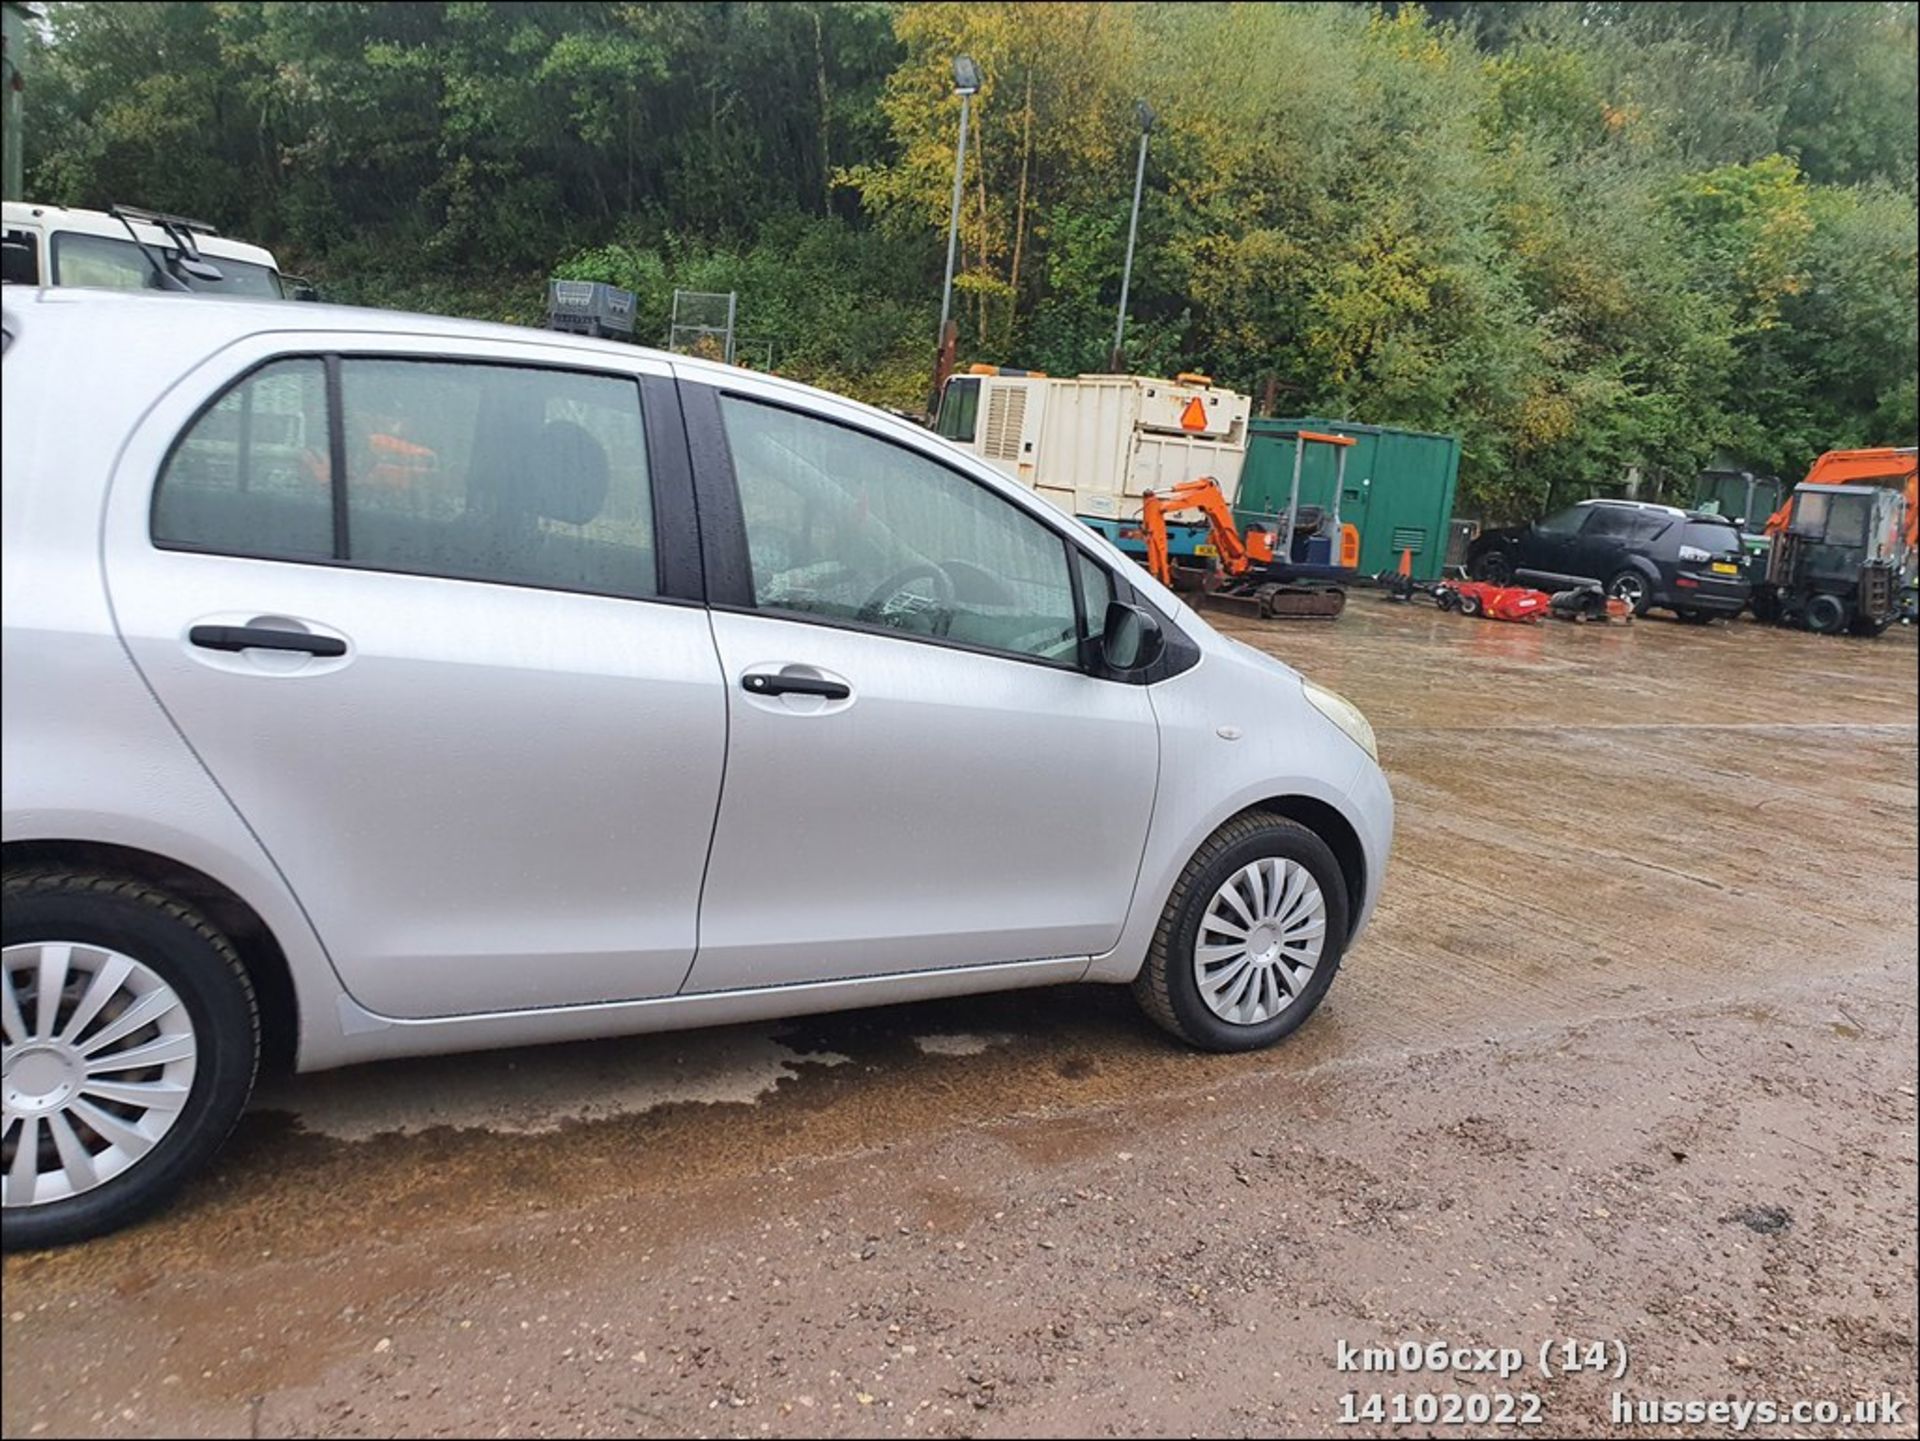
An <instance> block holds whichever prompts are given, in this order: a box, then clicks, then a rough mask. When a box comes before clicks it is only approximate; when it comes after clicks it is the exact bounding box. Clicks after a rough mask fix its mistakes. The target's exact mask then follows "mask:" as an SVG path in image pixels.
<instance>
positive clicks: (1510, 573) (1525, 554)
mask: <svg viewBox="0 0 1920 1441" xmlns="http://www.w3.org/2000/svg"><path fill="white" fill-rule="evenodd" d="M1741 560H1742V551H1741V544H1740V532H1739V531H1738V530H1737V529H1735V528H1734V526H1733V524H1732V522H1730V521H1729V520H1727V519H1726V518H1725V517H1724V516H1718V515H1705V514H1701V513H1698V512H1689V511H1684V510H1677V509H1675V508H1674V507H1673V506H1670V505H1649V504H1646V503H1645V502H1643V501H1637V500H1583V501H1581V502H1580V503H1579V504H1578V505H1570V506H1568V507H1567V508H1566V509H1565V510H1561V511H1555V512H1554V513H1553V514H1552V515H1550V516H1548V517H1546V519H1544V520H1536V521H1534V522H1533V524H1531V525H1521V526H1511V527H1509V528H1507V529H1505V530H1490V531H1486V532H1484V533H1483V534H1482V535H1480V537H1479V538H1478V539H1476V540H1475V541H1474V542H1473V544H1472V545H1471V546H1470V547H1469V548H1468V550H1467V570H1468V572H1469V573H1470V574H1471V575H1472V576H1473V577H1474V578H1475V579H1476V580H1489V581H1494V582H1496V583H1501V584H1506V583H1510V582H1518V583H1520V584H1522V585H1536V586H1540V587H1542V588H1543V589H1547V590H1554V589H1558V588H1560V587H1562V586H1564V585H1565V584H1567V583H1568V582H1570V581H1576V580H1597V581H1599V582H1600V583H1601V584H1602V585H1604V586H1605V587H1606V588H1607V594H1608V595H1611V596H1617V597H1619V598H1620V599H1621V600H1624V601H1625V602H1627V604H1628V605H1630V606H1632V607H1633V613H1634V614H1635V615H1645V614H1646V613H1647V611H1648V610H1649V609H1650V608H1651V607H1653V606H1656V605H1658V606H1664V607H1666V608H1667V609H1668V610H1671V611H1672V612H1674V614H1676V615H1678V616H1679V617H1680V619H1682V620H1686V621H1693V622H1695V623H1697V624H1704V623H1705V622H1707V621H1710V620H1712V619H1713V618H1714V617H1715V616H1717V615H1724V616H1735V615H1738V614H1740V612H1741V610H1743V609H1744V608H1745V607H1746V604H1747V601H1748V599H1749V598H1750V597H1751V595H1752V592H1753V587H1752V586H1751V585H1750V584H1749V583H1748V582H1747V579H1746V576H1745V574H1744V570H1743V567H1742V565H1741Z"/></svg>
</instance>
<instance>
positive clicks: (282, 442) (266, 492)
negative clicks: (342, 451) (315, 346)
mask: <svg viewBox="0 0 1920 1441" xmlns="http://www.w3.org/2000/svg"><path fill="white" fill-rule="evenodd" d="M332 477H333V470H332V463H331V461H330V460H329V449H328V445H327V377H326V366H325V363H324V362H323V361H321V360H320V359H319V358H318V357H317V356H303V357H301V358H298V359H288V360H276V361H274V362H272V363H271V364H269V365H263V366H261V367H260V368H259V369H258V370H255V371H253V372H251V373H250V374H249V375H247V376H246V378H245V379H243V380H241V381H240V383H239V384H238V385H235V386H234V387H232V388H231V389H230V390H228V391H227V393H226V394H225V395H223V396H221V397H220V399H219V400H218V401H216V402H215V403H214V404H213V405H211V406H209V407H208V408H207V409H206V410H204V411H202V412H201V413H200V416H199V418H198V419H197V420H195V421H194V422H193V424H192V425H191V426H190V427H188V429H187V431H186V432H185V434H183V435H182V436H181V437H180V439H179V440H177V441H175V442H174V446H173V450H172V452H171V453H170V454H169V455H168V457H167V463H166V468H165V469H164V470H163V471H162V472H161V476H160V485H159V489H158V490H157V491H156V492H155V494H154V503H153V522H152V524H153V538H154V540H155V541H156V542H157V543H158V544H161V545H172V546H185V547H190V548H192V549H195V550H214V551H222V552H225V553H227V554H231V555H253V556H265V557H268V558H270V559H279V560H328V559H331V558H332V556H333V553H334V534H333V498H332Z"/></svg>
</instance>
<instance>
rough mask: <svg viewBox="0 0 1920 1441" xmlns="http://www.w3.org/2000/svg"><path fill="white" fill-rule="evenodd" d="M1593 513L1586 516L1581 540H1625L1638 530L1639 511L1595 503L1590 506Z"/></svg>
mask: <svg viewBox="0 0 1920 1441" xmlns="http://www.w3.org/2000/svg"><path fill="white" fill-rule="evenodd" d="M1591 509H1592V511H1593V514H1592V515H1590V516H1589V517H1588V518H1587V528H1586V529H1585V530H1583V531H1581V532H1580V538H1581V539H1582V540H1610V541H1621V542H1625V541H1626V540H1628V539H1630V538H1631V537H1632V536H1633V535H1634V533H1635V532H1636V531H1637V530H1638V528H1639V524H1640V513H1639V512H1638V511H1634V510H1628V509H1626V508H1625V507H1623V506H1617V505H1596V506H1593V507H1591Z"/></svg>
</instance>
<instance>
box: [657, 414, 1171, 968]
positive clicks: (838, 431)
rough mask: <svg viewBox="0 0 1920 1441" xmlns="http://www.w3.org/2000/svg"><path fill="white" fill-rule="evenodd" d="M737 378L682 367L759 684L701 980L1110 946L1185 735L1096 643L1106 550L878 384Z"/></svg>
mask: <svg viewBox="0 0 1920 1441" xmlns="http://www.w3.org/2000/svg"><path fill="white" fill-rule="evenodd" d="M729 392H730V393H725V394H722V393H721V392H719V391H716V390H713V389H710V388H708V387H707V386H705V385H702V384H695V383H693V382H692V381H690V380H683V382H682V394H683V396H684V397H685V399H686V405H687V416H688V426H689V431H690V434H691V436H692V437H693V440H694V454H695V456H696V464H697V465H698V466H699V467H700V477H699V479H700V495H701V504H700V511H701V525H702V530H703V539H704V540H705V542H706V544H707V545H708V547H709V549H708V553H707V566H708V575H709V580H710V599H711V600H712V602H713V606H712V615H713V631H714V639H715V641H716V642H717V645H718V648H719V652H720V659H721V665H722V668H723V670H724V672H725V675H726V682H727V686H728V697H729V701H730V703H731V707H732V720H731V725H730V728H729V733H728V751H727V777H726V788H725V794H724V796H723V798H722V801H721V806H720V817H719V821H718V823H717V825H716V826H715V829H714V837H713V854H712V859H711V861H710V864H709V867H708V874H707V883H706V889H705V893H704V899H703V902H702V906H701V913H700V955H699V959H698V960H697V961H696V963H695V965H694V968H693V974H692V976H691V977H690V978H689V981H688V990H689V991H724V990H734V989H740V988H747V987H757V986H769V985H781V984H790V983H795V982H805V981H822V980H837V979H852V978H857V977H866V976H876V975H886V974H893V973H902V972H914V971H926V970H934V969H941V968H946V967H959V966H972V965H982V964H991V963H997V962H1018V961H1029V960H1041V959H1053V958H1063V957H1067V958H1071V957H1081V956H1091V955H1096V954H1099V953H1101V952H1103V951H1105V950H1107V949H1110V948H1111V947H1112V946H1113V945H1114V944H1115V943H1116V942H1117V941H1118V939H1119V936H1120V932H1121V929H1122V926H1123V925H1124V923H1125V921H1126V916H1127V910H1128V906H1129V904H1130V901H1131V898H1132V894H1133V885H1134V879H1135V876H1136V873H1137V872H1138V869H1139V864H1140V857H1141V853H1142V850H1143V848H1144V845H1145V841H1146V832H1147V822H1148V818H1149V814H1150V812H1151V810H1152V806H1153V796H1154V786H1155V782H1156V778H1157V774H1158V767H1159V742H1158V732H1157V727H1156V724H1155V721H1154V716H1153V708H1152V704H1151V702H1150V700H1149V698H1148V694H1147V690H1146V688H1145V687H1144V686H1141V685H1137V684H1128V683H1126V682H1123V681H1119V680H1113V679H1106V678H1103V677H1101V676H1098V675H1096V674H1094V673H1092V670H1091V669H1090V667H1089V665H1087V664H1086V663H1084V662H1085V661H1086V658H1087V655H1088V652H1089V650H1090V645H1089V637H1088V636H1087V634H1086V630H1087V627H1086V626H1085V625H1084V623H1083V621H1082V620H1081V618H1080V617H1081V614H1082V612H1085V611H1087V610H1089V609H1091V610H1092V611H1094V612H1095V613H1097V614H1104V601H1105V596H1106V594H1107V593H1108V590H1107V588H1108V587H1109V586H1110V584H1111V579H1110V576H1109V575H1108V573H1107V572H1106V571H1105V569H1104V567H1103V566H1102V565H1101V564H1100V563H1098V562H1097V561H1095V560H1094V559H1093V558H1092V557H1091V555H1090V554H1089V553H1087V552H1085V551H1083V550H1082V549H1081V548H1080V547H1079V546H1077V545H1075V544H1073V543H1072V542H1071V541H1070V540H1069V538H1068V535H1067V533H1066V532H1065V531H1063V530H1062V529H1057V528H1055V526H1053V525H1052V524H1050V523H1048V522H1047V521H1045V520H1043V519H1041V518H1040V517H1039V515H1038V514H1036V513H1035V511H1033V510H1031V509H1029V508H1028V507H1026V506H1024V505H1021V504H1019V503H1018V502H1016V501H1015V500H1013V499H1011V498H1009V497H1007V496H1006V495H1003V494H1002V493H1000V492H999V491H997V490H995V489H994V488H992V487H990V486H988V485H986V484H984V483H982V482H981V481H979V480H977V479H975V478H973V477H971V476H969V475H967V474H964V473H963V472H962V471H961V470H959V469H956V468H953V467H951V466H950V465H949V464H947V463H945V462H944V461H943V460H942V459H939V458H936V457H937V451H935V450H932V449H923V448H918V447H915V446H912V445H910V444H906V443H902V442H901V441H899V440H896V439H893V438H885V437H883V436H882V435H880V434H876V433H874V432H872V431H869V430H867V429H864V428H862V424H861V422H862V414H861V412H859V411H858V410H856V409H854V408H853V407H845V408H844V409H842V408H839V407H835V406H834V405H833V403H832V402H820V403H819V404H818V406H817V407H816V408H813V409H809V410H796V409H793V408H790V407H791V401H790V399H788V398H787V397H786V395H785V393H784V392H781V391H779V390H774V389H771V388H769V389H756V388H755V385H754V383H753V382H752V381H750V380H746V379H744V378H743V380H742V381H741V382H740V383H739V385H738V386H729ZM937 445H938V442H934V441H931V440H929V442H928V446H929V447H937ZM1076 597H1079V601H1078V603H1076Z"/></svg>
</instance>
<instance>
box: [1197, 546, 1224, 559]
mask: <svg viewBox="0 0 1920 1441" xmlns="http://www.w3.org/2000/svg"><path fill="white" fill-rule="evenodd" d="M1193 553H1194V554H1195V555H1204V556H1209V557H1211V556H1217V555H1219V554H1220V547H1219V546H1217V545H1196V546H1195V547H1194V548H1193Z"/></svg>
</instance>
